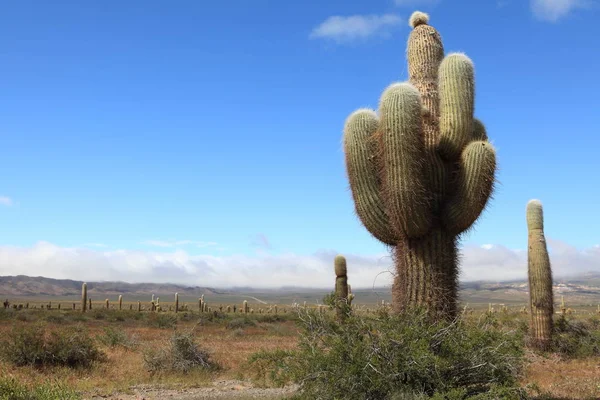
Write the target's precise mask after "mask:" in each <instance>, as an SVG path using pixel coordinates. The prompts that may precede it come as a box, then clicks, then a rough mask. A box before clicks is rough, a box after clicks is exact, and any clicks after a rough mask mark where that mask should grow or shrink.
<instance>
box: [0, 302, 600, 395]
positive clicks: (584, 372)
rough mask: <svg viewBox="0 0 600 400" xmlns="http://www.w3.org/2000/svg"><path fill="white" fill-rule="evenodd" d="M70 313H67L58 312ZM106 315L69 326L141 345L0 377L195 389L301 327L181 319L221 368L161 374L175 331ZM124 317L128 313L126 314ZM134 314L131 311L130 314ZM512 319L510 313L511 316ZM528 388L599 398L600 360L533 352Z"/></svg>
mask: <svg viewBox="0 0 600 400" xmlns="http://www.w3.org/2000/svg"><path fill="white" fill-rule="evenodd" d="M20 312H23V313H27V314H29V315H31V318H29V319H26V320H25V321H21V320H18V319H10V320H2V321H0V337H2V336H3V335H6V334H8V333H9V332H10V331H11V329H12V328H13V326H16V325H28V324H29V325H31V324H33V323H34V322H35V321H36V320H38V319H40V318H41V317H40V315H43V313H47V311H40V310H23V311H20ZM55 312H56V313H57V315H58V314H59V313H62V314H64V315H65V316H67V317H68V316H69V312H58V311H55ZM109 313H110V314H107V315H109V316H108V317H107V318H105V319H94V318H93V317H92V315H91V313H90V314H89V315H87V316H86V318H87V320H86V321H84V322H73V321H71V320H70V319H68V318H66V317H65V318H66V320H67V321H68V324H75V323H84V324H85V325H86V326H87V327H88V329H89V331H90V333H91V334H92V335H95V336H100V335H102V334H103V332H104V328H105V327H107V326H111V327H113V328H118V329H122V330H123V331H125V332H126V333H127V334H129V335H133V336H135V337H136V338H137V340H138V341H139V347H138V348H136V349H134V350H131V349H129V350H128V349H126V348H123V347H113V348H111V347H107V346H103V345H100V347H101V349H102V350H103V351H104V352H105V353H106V354H107V356H108V360H107V361H106V362H104V363H99V364H96V365H94V366H93V367H92V368H89V369H75V370H73V369H69V368H60V367H54V368H45V369H36V368H32V367H18V368H17V367H14V366H12V365H10V364H8V363H6V362H3V361H0V376H9V377H10V376H13V377H15V378H17V379H18V380H19V381H22V382H25V383H29V384H36V383H41V382H45V381H48V379H59V380H61V381H63V382H65V383H67V384H68V385H69V386H71V387H73V388H74V389H76V390H77V391H81V392H85V393H87V395H101V396H106V395H110V394H114V393H117V392H119V393H131V388H133V387H139V386H141V385H143V386H152V387H160V388H171V389H181V388H191V387H202V386H207V385H210V384H211V382H214V381H217V380H223V379H243V378H246V377H249V376H250V375H251V374H250V373H248V371H246V370H245V368H246V367H245V363H246V360H247V359H248V356H249V355H251V354H253V353H255V352H257V351H259V350H275V349H293V348H295V346H296V345H297V329H296V327H295V324H294V322H293V321H290V320H286V321H280V322H273V323H259V324H257V326H251V327H246V328H239V329H227V328H226V326H225V325H226V321H220V322H214V323H205V324H203V325H197V324H196V323H197V320H198V318H197V317H198V314H195V315H194V316H193V317H192V318H191V319H189V320H187V321H184V320H179V321H178V323H177V325H176V329H177V330H178V331H189V330H191V329H194V332H195V336H196V339H197V342H198V343H199V344H200V345H201V347H203V348H204V349H207V350H208V351H209V352H210V353H211V356H212V360H214V361H216V362H217V363H218V364H220V365H221V366H222V367H223V368H222V369H221V370H220V371H217V372H203V371H199V372H195V373H192V374H188V375H182V374H173V373H171V374H169V373H166V374H159V375H151V374H150V373H149V372H147V371H146V370H145V369H144V362H143V354H142V353H143V350H144V349H145V348H148V347H156V346H162V345H164V344H166V343H167V342H168V340H169V338H170V336H171V335H172V334H173V329H168V328H167V329H164V328H163V329H161V328H158V327H152V326H148V321H147V320H146V319H140V320H135V319H130V318H129V317H128V319H125V321H123V320H117V319H116V318H115V315H117V314H119V311H110V312H109ZM123 315H125V314H123ZM129 315H131V314H129ZM507 318H508V317H507ZM511 318H514V319H515V320H518V319H526V318H527V317H526V316H517V315H514V316H513V317H511ZM64 325H65V322H60V321H58V322H48V327H49V328H51V329H52V328H60V327H62V326H64ZM528 359H529V360H530V362H529V363H528V365H527V368H526V373H525V376H524V377H523V379H522V383H523V385H524V386H526V385H531V384H534V385H535V386H537V387H538V388H539V389H540V390H541V391H542V392H543V393H544V394H545V395H546V397H544V399H600V358H590V359H584V360H571V361H566V360H561V359H560V358H558V357H556V356H548V357H542V356H539V355H535V354H530V355H529V357H528Z"/></svg>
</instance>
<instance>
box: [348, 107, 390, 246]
mask: <svg viewBox="0 0 600 400" xmlns="http://www.w3.org/2000/svg"><path fill="white" fill-rule="evenodd" d="M378 127H379V120H378V118H377V115H376V114H375V111H373V110H367V109H360V110H357V111H355V112H354V113H352V114H351V115H350V116H349V117H348V119H347V120H346V124H345V127H344V153H345V155H346V171H347V174H348V180H349V182H350V189H351V191H352V197H353V198H354V204H355V209H356V213H357V215H358V217H359V218H360V220H361V222H362V223H363V225H364V226H365V228H367V230H368V231H369V232H370V233H371V234H372V235H373V236H374V237H375V238H377V239H378V240H380V241H382V242H383V243H386V244H388V245H394V244H395V243H396V242H397V238H396V237H395V235H394V234H393V232H392V229H391V227H390V223H389V218H388V215H387V213H386V211H385V207H384V204H383V200H382V198H381V195H380V184H379V182H380V180H379V178H378V175H377V166H376V163H375V147H376V143H375V141H374V137H373V136H374V135H375V132H376V131H377V129H378Z"/></svg>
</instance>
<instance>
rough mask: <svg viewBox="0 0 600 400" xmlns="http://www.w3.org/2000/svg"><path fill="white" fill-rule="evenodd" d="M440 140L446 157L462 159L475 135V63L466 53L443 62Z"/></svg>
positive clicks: (445, 59)
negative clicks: (463, 152) (464, 151)
mask: <svg viewBox="0 0 600 400" xmlns="http://www.w3.org/2000/svg"><path fill="white" fill-rule="evenodd" d="M438 82H439V93H440V141H439V145H438V150H439V152H440V155H441V156H442V158H444V159H445V160H449V161H454V160H458V159H459V158H460V156H461V153H462V151H463V149H464V148H465V147H466V146H467V144H468V143H469V142H470V141H471V140H472V137H473V111H474V104H475V77H474V68H473V62H472V61H471V60H470V59H469V58H468V57H467V56H466V55H464V54H461V53H454V54H449V55H448V56H446V57H445V58H444V60H443V61H442V63H441V64H440V68H439V73H438Z"/></svg>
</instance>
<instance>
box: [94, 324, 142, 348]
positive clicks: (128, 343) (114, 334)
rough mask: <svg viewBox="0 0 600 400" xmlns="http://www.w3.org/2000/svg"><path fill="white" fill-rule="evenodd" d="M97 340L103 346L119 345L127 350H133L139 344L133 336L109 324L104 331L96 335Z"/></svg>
mask: <svg viewBox="0 0 600 400" xmlns="http://www.w3.org/2000/svg"><path fill="white" fill-rule="evenodd" d="M98 340H99V341H100V343H102V344H103V345H105V346H108V347H118V346H121V347H124V348H126V349H128V350H134V349H136V348H137V347H138V345H139V341H138V339H137V338H136V337H135V336H133V335H128V334H127V333H126V332H124V331H122V330H120V329H115V328H113V327H110V326H107V327H106V328H104V333H103V334H102V335H101V336H99V337H98Z"/></svg>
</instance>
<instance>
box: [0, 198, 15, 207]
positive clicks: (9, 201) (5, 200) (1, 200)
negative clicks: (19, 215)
mask: <svg viewBox="0 0 600 400" xmlns="http://www.w3.org/2000/svg"><path fill="white" fill-rule="evenodd" d="M0 205H2V206H7V207H10V206H12V205H13V200H12V199H11V198H10V197H8V196H0Z"/></svg>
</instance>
